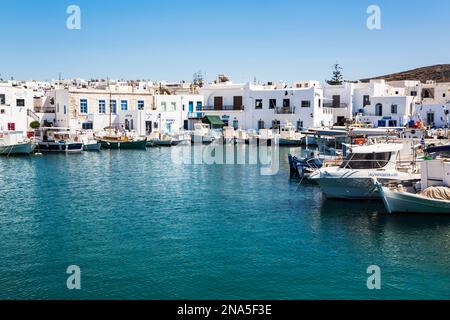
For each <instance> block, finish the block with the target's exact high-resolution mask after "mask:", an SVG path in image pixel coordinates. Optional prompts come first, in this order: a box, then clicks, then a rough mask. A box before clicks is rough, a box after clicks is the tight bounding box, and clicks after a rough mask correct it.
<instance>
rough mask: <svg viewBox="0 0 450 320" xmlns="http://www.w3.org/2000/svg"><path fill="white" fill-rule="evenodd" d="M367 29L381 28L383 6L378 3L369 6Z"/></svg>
mask: <svg viewBox="0 0 450 320" xmlns="http://www.w3.org/2000/svg"><path fill="white" fill-rule="evenodd" d="M367 14H368V15H369V17H368V18H367V22H366V25H367V29H369V30H381V8H380V7H379V6H377V5H374V4H373V5H371V6H369V7H368V8H367Z"/></svg>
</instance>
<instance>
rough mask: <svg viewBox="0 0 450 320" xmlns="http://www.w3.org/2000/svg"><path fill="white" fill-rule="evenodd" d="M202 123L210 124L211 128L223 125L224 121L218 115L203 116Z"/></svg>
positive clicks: (218, 127)
mask: <svg viewBox="0 0 450 320" xmlns="http://www.w3.org/2000/svg"><path fill="white" fill-rule="evenodd" d="M203 123H207V124H210V125H211V128H212V129H220V128H223V127H225V123H224V122H223V121H222V119H220V117H219V116H205V117H204V118H203Z"/></svg>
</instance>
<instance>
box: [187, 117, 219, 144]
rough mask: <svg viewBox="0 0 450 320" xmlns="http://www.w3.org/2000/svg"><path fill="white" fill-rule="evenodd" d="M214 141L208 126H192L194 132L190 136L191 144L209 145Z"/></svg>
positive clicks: (199, 123) (201, 124)
mask: <svg viewBox="0 0 450 320" xmlns="http://www.w3.org/2000/svg"><path fill="white" fill-rule="evenodd" d="M214 140H215V139H214V137H213V135H212V134H211V133H210V129H209V124H206V123H201V122H198V123H195V124H194V132H193V134H192V136H191V142H192V144H211V143H212V142H213V141H214Z"/></svg>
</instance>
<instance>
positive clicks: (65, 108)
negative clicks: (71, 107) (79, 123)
mask: <svg viewBox="0 0 450 320" xmlns="http://www.w3.org/2000/svg"><path fill="white" fill-rule="evenodd" d="M66 113H67V106H66V105H64V114H66Z"/></svg>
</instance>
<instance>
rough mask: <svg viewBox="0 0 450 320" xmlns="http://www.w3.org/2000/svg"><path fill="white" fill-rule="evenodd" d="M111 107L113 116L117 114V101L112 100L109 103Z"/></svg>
mask: <svg viewBox="0 0 450 320" xmlns="http://www.w3.org/2000/svg"><path fill="white" fill-rule="evenodd" d="M109 107H110V108H111V113H112V114H117V101H116V100H111V101H110V102H109Z"/></svg>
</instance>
